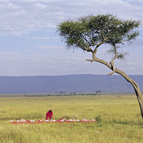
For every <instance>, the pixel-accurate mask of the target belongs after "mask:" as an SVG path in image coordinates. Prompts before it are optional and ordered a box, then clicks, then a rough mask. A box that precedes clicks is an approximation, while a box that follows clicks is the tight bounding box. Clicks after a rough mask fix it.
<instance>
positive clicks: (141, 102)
mask: <svg viewBox="0 0 143 143" xmlns="http://www.w3.org/2000/svg"><path fill="white" fill-rule="evenodd" d="M115 72H116V73H118V74H120V75H121V76H122V77H124V78H125V79H126V80H127V81H128V82H129V83H131V84H132V86H133V88H134V90H135V93H136V97H137V100H138V103H139V106H140V110H141V116H142V119H143V97H142V94H141V91H140V88H139V86H138V84H137V83H136V82H135V81H134V80H133V79H131V78H130V77H129V76H128V75H126V74H125V73H124V72H123V71H121V70H119V69H116V71H115Z"/></svg>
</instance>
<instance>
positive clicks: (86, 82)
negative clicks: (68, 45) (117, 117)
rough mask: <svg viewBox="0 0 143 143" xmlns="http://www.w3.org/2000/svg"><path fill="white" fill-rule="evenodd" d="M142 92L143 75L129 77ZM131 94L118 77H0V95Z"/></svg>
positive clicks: (127, 86) (128, 86)
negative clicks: (61, 93) (99, 92)
mask: <svg viewBox="0 0 143 143" xmlns="http://www.w3.org/2000/svg"><path fill="white" fill-rule="evenodd" d="M130 77H131V78H132V79H134V80H135V81H136V82H137V83H138V85H139V86H140V89H141V91H143V75H130ZM97 90H101V92H133V91H134V90H133V88H132V86H131V84H130V83H128V82H127V81H126V80H125V79H124V78H123V77H121V76H120V75H111V76H107V75H92V74H89V75H87V74H83V75H63V76H19V77H9V76H1V77H0V93H59V92H60V91H62V92H66V93H71V92H77V93H94V92H96V91H97Z"/></svg>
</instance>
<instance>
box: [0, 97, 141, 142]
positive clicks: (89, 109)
mask: <svg viewBox="0 0 143 143" xmlns="http://www.w3.org/2000/svg"><path fill="white" fill-rule="evenodd" d="M50 109H51V110H53V113H54V116H53V119H56V120H57V119H60V118H66V119H69V118H75V119H83V118H86V119H96V120H97V122H95V123H42V124H17V125H13V124H12V123H9V122H8V121H10V120H20V119H25V120H38V119H41V120H42V119H45V116H46V112H47V110H50ZM142 142H143V120H142V119H141V116H140V109H139V105H138V102H137V100H136V96H135V95H98V96H81V95H79V96H78V95H77V96H69V97H68V96H60V97H57V96H55V97H54V96H52V97H0V143H142Z"/></svg>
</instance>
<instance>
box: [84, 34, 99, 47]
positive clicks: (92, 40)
mask: <svg viewBox="0 0 143 143" xmlns="http://www.w3.org/2000/svg"><path fill="white" fill-rule="evenodd" d="M85 35H86V36H88V37H89V38H90V39H91V41H92V42H93V44H94V45H93V46H95V45H97V44H96V43H95V42H94V40H93V39H92V38H91V37H90V36H89V35H88V34H85Z"/></svg>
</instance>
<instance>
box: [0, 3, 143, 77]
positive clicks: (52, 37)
mask: <svg viewBox="0 0 143 143" xmlns="http://www.w3.org/2000/svg"><path fill="white" fill-rule="evenodd" d="M109 13H110V14H113V15H117V17H119V18H122V19H133V20H141V21H142V22H143V0H0V76H35V75H36V76H39V75H69V74H108V73H109V72H111V71H110V70H109V69H108V68H107V67H106V66H105V65H101V64H99V63H96V62H94V63H90V62H87V61H86V59H91V54H90V53H86V52H83V51H82V50H74V51H73V50H67V49H66V47H65V46H66V44H65V43H64V42H63V41H61V37H60V36H59V35H58V33H57V32H56V30H57V28H56V25H58V24H59V23H60V22H62V21H64V20H65V19H73V18H75V17H79V16H87V15H90V14H92V15H97V14H109ZM139 30H140V36H139V37H138V38H137V40H136V41H135V42H134V43H133V44H130V45H125V46H123V48H122V51H124V52H128V53H129V55H128V56H127V57H126V60H125V61H119V60H116V61H115V65H116V67H117V68H119V69H121V70H123V71H124V72H126V73H127V74H128V75H143V23H142V27H141V28H140V29H139ZM106 50H108V47H105V46H102V47H101V48H99V53H98V57H99V58H103V59H105V60H108V61H109V62H110V60H111V58H112V55H108V54H106Z"/></svg>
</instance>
